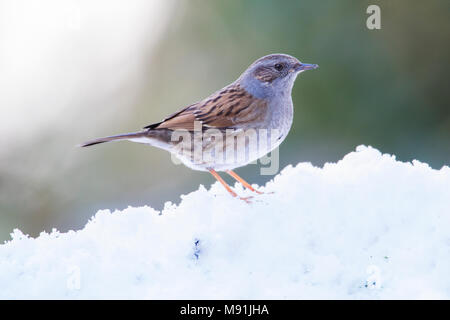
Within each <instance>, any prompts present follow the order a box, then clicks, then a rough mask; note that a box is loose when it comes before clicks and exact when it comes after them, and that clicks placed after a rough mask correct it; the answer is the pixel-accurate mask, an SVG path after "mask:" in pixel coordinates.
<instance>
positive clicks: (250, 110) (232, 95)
mask: <svg viewBox="0 0 450 320" xmlns="http://www.w3.org/2000/svg"><path fill="white" fill-rule="evenodd" d="M266 112H267V103H266V102H264V101H263V100H261V99H257V98H255V97H253V96H252V95H250V94H249V93H248V92H246V91H245V90H244V89H243V88H241V87H240V86H239V85H230V86H228V87H226V88H224V89H223V90H221V91H219V92H217V93H214V94H213V95H211V96H210V97H208V98H206V99H204V100H202V101H199V102H197V103H194V104H193V105H190V106H188V107H186V108H184V109H183V110H181V111H179V112H177V113H174V114H173V115H171V116H169V117H167V118H166V119H164V120H163V121H161V122H159V123H155V124H152V125H149V126H147V127H146V128H149V129H170V130H176V129H185V130H189V131H192V130H194V121H200V122H201V123H202V126H203V127H207V128H233V127H236V126H238V125H239V124H243V123H248V124H251V123H254V122H259V121H262V120H263V119H264V116H265V115H266Z"/></svg>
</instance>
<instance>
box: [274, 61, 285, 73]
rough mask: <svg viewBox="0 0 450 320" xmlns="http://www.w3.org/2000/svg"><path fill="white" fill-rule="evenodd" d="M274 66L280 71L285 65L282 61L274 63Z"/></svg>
mask: <svg viewBox="0 0 450 320" xmlns="http://www.w3.org/2000/svg"><path fill="white" fill-rule="evenodd" d="M274 68H275V69H277V70H278V71H281V70H283V65H282V64H281V63H277V64H276V65H274Z"/></svg>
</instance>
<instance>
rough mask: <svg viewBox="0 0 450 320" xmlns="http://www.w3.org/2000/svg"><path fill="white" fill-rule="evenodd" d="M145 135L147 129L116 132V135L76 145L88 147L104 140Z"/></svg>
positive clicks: (126, 138) (134, 137)
mask: <svg viewBox="0 0 450 320" xmlns="http://www.w3.org/2000/svg"><path fill="white" fill-rule="evenodd" d="M146 136H147V131H139V132H132V133H125V134H118V135H116V136H109V137H104V138H98V139H94V140H90V141H86V142H85V143H82V144H79V145H78V146H79V147H89V146H93V145H95V144H99V143H104V142H110V141H116V140H130V139H136V138H142V137H146Z"/></svg>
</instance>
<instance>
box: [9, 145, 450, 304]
mask: <svg viewBox="0 0 450 320" xmlns="http://www.w3.org/2000/svg"><path fill="white" fill-rule="evenodd" d="M235 187H236V189H237V191H238V192H239V193H240V194H244V195H250V192H247V191H244V190H243V189H242V187H241V186H240V185H236V186H235ZM261 189H262V190H263V191H268V192H272V191H273V192H274V193H268V194H264V195H260V196H256V197H255V198H254V201H253V203H252V204H250V205H249V204H246V203H245V202H244V201H240V200H237V199H233V198H232V197H230V196H229V194H228V193H227V192H226V191H225V190H223V188H222V186H220V185H219V184H218V183H215V184H214V185H213V186H212V187H211V189H210V190H207V189H205V188H204V187H203V186H200V188H199V189H198V190H197V191H195V192H192V193H190V194H188V195H183V196H182V197H181V198H182V201H181V203H180V204H179V205H174V204H171V203H166V205H165V208H164V210H163V211H162V212H158V211H156V210H154V209H152V208H150V207H141V208H131V207H129V208H127V209H125V210H123V211H114V212H112V213H111V212H110V211H109V210H101V211H99V212H97V214H96V215H95V216H94V217H93V218H92V219H91V220H90V221H89V222H88V223H87V225H86V226H85V228H84V229H83V230H79V231H70V232H67V233H59V232H58V231H56V230H54V231H53V232H52V233H51V234H47V233H42V234H41V235H40V236H39V237H38V238H36V239H33V238H30V237H28V236H25V235H23V233H22V232H20V231H19V230H14V232H13V233H12V240H11V241H9V242H7V243H5V244H3V245H1V246H0V288H1V290H0V298H62V299H78V298H88V299H89V298H137V299H140V298H143V299H165V298H172V299H197V298H198V299H200V298H206V299H215V298H223V299H259V298H261V299H262V298H267V299H286V298H290V299H302V298H307V299H315V298H325V299H327V298H339V299H379V298H384V299H397V298H401V299H404V298H446V299H449V298H450V272H449V270H450V168H449V167H443V168H442V169H440V170H433V169H431V168H430V167H429V166H428V165H427V164H424V163H421V162H418V161H413V162H412V163H404V162H399V161H396V160H395V157H394V156H391V155H387V154H381V153H380V152H379V151H377V150H375V149H373V148H371V147H364V146H360V147H358V148H357V149H356V152H351V153H350V154H348V155H346V156H345V157H344V158H343V159H342V160H341V161H339V162H337V163H329V164H326V165H325V166H324V167H323V168H317V167H314V166H312V165H311V164H309V163H300V164H298V165H297V166H296V167H292V166H288V167H286V168H285V169H284V170H283V171H282V172H281V173H280V174H279V175H278V176H276V177H275V178H274V180H273V181H271V182H269V183H267V185H266V186H265V187H263V188H261Z"/></svg>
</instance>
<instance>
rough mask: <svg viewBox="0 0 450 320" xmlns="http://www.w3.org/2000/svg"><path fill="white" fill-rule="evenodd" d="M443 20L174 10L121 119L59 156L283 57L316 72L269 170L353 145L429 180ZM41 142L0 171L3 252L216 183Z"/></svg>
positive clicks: (390, 3) (443, 73)
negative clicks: (371, 20)
mask: <svg viewBox="0 0 450 320" xmlns="http://www.w3.org/2000/svg"><path fill="white" fill-rule="evenodd" d="M369 4H378V5H379V6H380V7H381V19H382V20H381V21H382V29H381V30H368V29H367V28H366V19H367V16H368V15H367V14H366V8H367V6H368V5H369ZM124 5H125V4H124ZM449 9H450V1H448V0H442V1H438V0H431V1H427V2H422V1H407V0H383V1H382V0H373V1H362V0H361V1H358V0H345V1H336V0H322V1H312V0H311V1H269V0H251V1H207V0H195V1H180V2H179V3H178V4H177V6H176V7H174V10H173V12H172V13H171V18H170V24H169V26H168V28H167V30H165V32H164V36H163V37H162V38H161V39H160V41H159V43H158V46H157V48H156V52H154V54H153V55H152V58H151V59H149V61H147V62H146V64H145V65H143V66H142V72H143V77H142V79H143V80H142V81H144V83H143V87H144V88H145V90H139V91H138V92H136V96H137V98H136V101H135V103H134V104H133V105H130V106H126V110H125V108H124V110H123V111H117V110H116V111H115V112H117V113H118V114H119V115H124V114H125V113H126V116H118V117H116V120H115V121H113V122H110V123H108V124H107V125H102V131H101V133H100V132H99V131H91V132H89V131H84V132H83V133H81V132H79V133H76V130H77V128H76V127H74V128H71V130H74V131H75V133H74V134H73V137H72V139H71V140H70V144H71V145H73V144H75V143H77V142H81V141H83V140H85V139H87V138H91V137H92V136H95V135H108V134H114V133H119V132H121V131H123V132H127V131H133V130H135V129H138V128H140V127H142V126H144V125H147V124H149V123H152V122H155V121H158V120H160V119H161V118H164V117H165V116H166V115H167V114H169V113H172V112H174V111H176V110H177V109H179V108H180V107H183V106H185V105H187V104H190V103H192V102H194V101H197V100H199V99H201V98H203V97H205V96H207V95H208V94H209V93H211V92H213V91H215V90H217V89H219V88H221V87H223V86H225V85H227V84H228V83H230V82H231V81H233V80H234V79H236V78H237V77H238V76H239V74H240V73H241V72H242V71H243V70H244V69H245V68H246V67H247V66H248V65H249V64H250V63H251V62H253V61H254V60H255V59H257V58H259V57H261V56H263V55H266V54H270V53H276V52H282V53H287V54H291V55H293V56H296V57H297V58H299V59H300V60H301V61H304V62H308V63H317V64H319V65H320V68H319V69H318V70H315V71H308V72H305V73H303V74H302V75H300V76H299V78H298V79H297V82H296V85H295V87H294V90H293V101H294V106H295V119H294V125H293V128H292V130H291V132H290V134H289V136H288V138H287V139H286V141H285V142H284V143H283V145H282V146H281V148H280V169H281V168H283V167H284V166H286V165H287V164H297V163H298V162H300V161H310V162H312V163H313V164H314V165H323V163H325V162H331V161H336V160H338V159H340V158H341V157H342V156H343V155H344V154H346V153H348V152H350V151H352V150H354V149H355V147H356V146H357V145H359V144H365V145H371V146H373V147H376V148H378V149H379V150H381V151H382V152H386V153H391V154H395V155H397V157H398V159H400V160H402V161H410V160H413V159H418V160H420V161H423V162H427V163H429V164H430V165H431V166H432V167H434V168H440V167H442V166H443V165H448V164H449V162H450V161H449V160H450V147H449V141H450V139H449V138H450V109H449V102H450V101H449V90H448V79H447V78H448V74H449V71H450V70H449V69H450V63H449V57H450V44H449V39H450V22H449V13H450V10H449ZM121 112H122V113H121ZM91 117H92V118H93V119H92V121H94V122H96V123H101V122H102V118H101V116H98V117H96V115H95V114H93V115H91ZM86 133H92V136H87V135H86ZM46 134H47V136H46V135H45V134H43V135H42V137H39V139H40V141H42V142H44V141H45V144H44V143H42V144H41V145H42V146H43V147H42V148H40V149H36V148H32V146H31V145H30V146H28V147H27V148H24V149H23V150H16V152H15V153H14V155H11V157H10V158H9V159H8V170H7V171H6V170H3V171H2V180H1V182H0V188H1V190H2V196H1V197H2V199H1V206H0V212H1V216H0V218H1V221H2V223H1V226H2V227H1V230H0V238H1V239H7V238H8V233H9V232H11V229H12V227H19V228H20V229H22V230H23V231H24V232H27V233H30V234H31V235H36V234H37V232H39V231H41V230H47V231H49V230H50V229H51V228H52V227H57V228H59V229H61V230H63V231H64V230H67V229H74V228H75V229H76V228H79V227H81V226H82V225H84V223H85V222H86V221H87V219H89V217H90V216H92V215H93V214H94V213H95V210H97V209H104V208H112V209H114V208H123V207H125V206H127V205H133V206H138V205H151V206H153V207H156V208H161V207H162V206H163V204H164V202H165V201H168V200H171V201H174V202H178V201H179V194H180V193H187V192H190V191H193V190H195V189H196V188H197V186H198V184H199V183H202V184H206V185H209V184H210V183H212V182H213V181H214V180H213V178H212V177H210V176H209V175H207V174H205V173H199V172H193V171H190V170H189V169H187V168H185V167H183V166H174V165H173V164H172V163H171V161H170V156H169V155H168V154H167V153H166V152H164V151H161V150H157V149H153V148H148V147H145V146H143V145H138V144H131V143H120V144H111V145H107V146H101V147H98V148H96V149H92V150H88V151H86V150H79V149H73V150H72V149H70V150H66V149H65V148H66V145H64V142H63V141H55V142H53V143H51V142H49V141H51V139H48V135H51V134H54V132H51V131H49V132H47V133H46ZM38 142H39V141H34V143H33V145H34V146H36V145H39V143H38ZM65 143H68V142H67V141H65ZM69 159H70V160H69ZM69 163H70V164H69ZM14 165H15V166H17V167H21V168H23V167H28V168H31V169H30V170H33V171H34V170H38V171H40V172H42V171H45V172H46V170H47V171H48V172H47V174H43V175H42V176H41V177H38V178H35V179H31V178H30V176H29V175H27V174H24V175H21V176H19V175H16V174H10V172H20V169H17V170H12V169H11V167H12V166H14ZM5 166H6V164H5ZM238 172H239V173H240V174H242V176H244V177H245V178H246V179H247V180H249V181H251V182H255V183H264V182H266V181H267V180H269V179H271V178H272V177H270V176H261V175H260V174H259V168H258V167H257V166H254V165H252V166H248V167H245V168H242V169H239V170H238ZM11 190H14V191H11ZM17 190H21V191H20V192H17Z"/></svg>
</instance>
